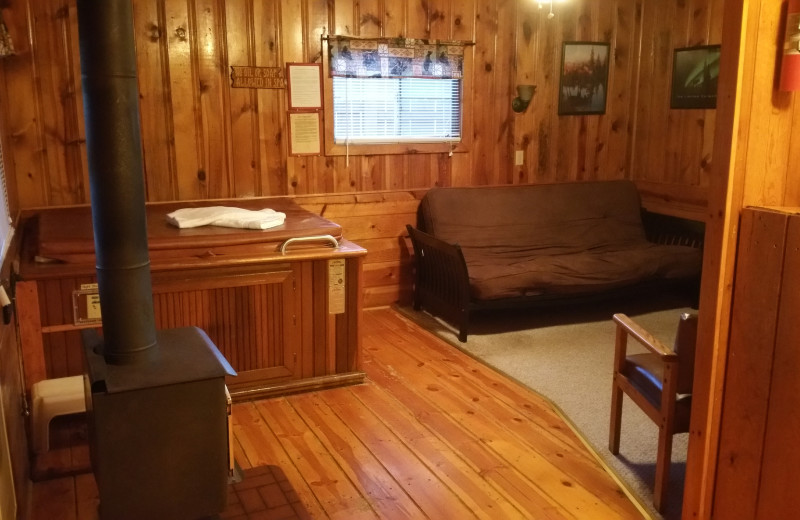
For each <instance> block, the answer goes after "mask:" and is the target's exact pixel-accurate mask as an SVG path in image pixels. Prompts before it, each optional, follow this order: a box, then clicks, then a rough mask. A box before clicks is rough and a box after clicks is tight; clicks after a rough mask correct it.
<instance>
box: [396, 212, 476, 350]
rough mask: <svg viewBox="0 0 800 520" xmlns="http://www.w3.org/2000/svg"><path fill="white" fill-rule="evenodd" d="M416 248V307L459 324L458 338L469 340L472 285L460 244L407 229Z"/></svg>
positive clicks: (411, 228)
mask: <svg viewBox="0 0 800 520" xmlns="http://www.w3.org/2000/svg"><path fill="white" fill-rule="evenodd" d="M406 229H407V230H408V234H409V236H410V237H411V244H412V245H413V246H414V261H415V265H416V269H415V273H414V308H415V309H420V308H422V307H425V308H427V309H428V310H432V311H434V312H438V313H440V314H441V315H443V316H444V317H445V318H450V319H452V320H453V321H455V322H456V323H458V324H459V339H460V340H461V341H466V339H467V322H468V316H469V308H470V286H469V273H468V272H467V263H466V261H465V260H464V253H463V252H462V251H461V247H460V246H459V245H458V244H448V243H447V242H444V241H443V240H440V239H438V238H436V237H434V236H432V235H429V234H428V233H425V232H423V231H420V230H418V229H414V228H413V227H411V226H408V225H407V226H406Z"/></svg>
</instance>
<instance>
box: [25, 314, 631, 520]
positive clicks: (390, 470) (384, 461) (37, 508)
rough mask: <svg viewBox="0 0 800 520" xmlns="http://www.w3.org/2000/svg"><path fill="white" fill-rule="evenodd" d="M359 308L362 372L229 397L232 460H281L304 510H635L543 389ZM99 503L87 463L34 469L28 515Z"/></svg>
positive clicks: (613, 514) (82, 517)
mask: <svg viewBox="0 0 800 520" xmlns="http://www.w3.org/2000/svg"><path fill="white" fill-rule="evenodd" d="M364 318H365V319H363V320H362V323H363V329H362V334H363V337H362V344H363V367H364V370H365V372H366V374H367V380H366V382H365V383H364V384H361V385H358V386H351V387H344V388H336V389H329V390H323V391H318V392H308V393H303V394H297V395H291V396H286V397H277V398H272V399H265V400H260V401H252V402H243V403H236V404H234V405H233V416H232V426H233V434H234V437H233V439H232V442H233V447H234V454H235V458H236V460H237V462H238V464H239V466H240V467H241V468H242V469H250V470H251V471H258V469H259V468H263V467H265V466H275V467H277V468H276V469H280V472H281V473H282V474H283V475H285V477H286V479H287V482H288V485H290V486H291V488H292V490H293V491H294V492H295V493H296V495H297V497H298V499H299V502H300V503H301V504H302V505H303V507H304V508H305V510H306V512H307V513H308V515H307V516H308V517H310V518H314V519H325V518H343V519H352V518H382V519H388V520H395V519H397V520H405V519H416V518H420V519H421V518H430V519H437V520H438V519H440V518H443V519H450V518H458V519H459V520H460V519H462V518H486V519H492V520H493V519H495V518H497V519H500V518H502V519H504V520H505V519H526V520H527V519H530V518H535V519H537V520H540V519H543V520H564V519H572V520H584V519H586V520H596V519H622V520H628V519H641V518H643V516H644V515H643V514H642V513H641V509H640V508H638V507H637V506H636V505H635V504H634V503H632V502H631V501H630V499H629V498H628V497H627V496H626V495H625V494H624V493H623V492H622V491H621V490H620V489H619V487H618V486H617V484H616V483H615V481H614V480H613V479H612V478H611V476H610V475H609V474H608V473H606V472H605V470H604V469H603V468H602V466H601V465H600V464H599V463H598V461H597V459H596V458H595V457H594V455H593V454H591V453H590V452H589V451H588V449H587V448H586V447H585V446H584V445H583V443H582V441H581V440H580V439H579V438H578V436H577V435H576V434H575V433H574V432H573V431H572V430H571V429H570V427H569V426H568V425H567V424H566V423H565V422H564V420H563V419H562V418H561V417H560V416H559V415H558V413H557V412H556V411H554V410H553V408H552V406H551V405H550V404H549V403H548V402H547V401H546V400H544V399H541V398H540V397H539V396H537V395H536V394H535V393H533V392H531V391H530V390H528V389H527V388H525V387H524V386H522V385H520V384H518V383H516V382H514V381H512V380H510V379H508V378H506V377H504V376H503V375H502V374H500V373H498V372H496V371H494V370H492V369H491V368H489V367H487V366H486V365H483V364H482V363H480V362H478V361H477V360H475V359H473V358H471V357H469V356H468V355H466V354H465V353H463V352H461V351H460V350H458V349H456V348H454V347H453V346H452V345H449V344H448V343H446V342H444V341H442V340H440V339H438V338H436V337H435V336H434V335H432V334H431V333H429V332H428V331H425V330H423V329H421V328H419V327H418V326H417V325H416V324H414V323H413V322H412V321H410V320H408V319H407V318H405V317H403V316H402V315H400V314H398V313H397V312H396V311H393V310H392V309H389V308H384V309H374V310H369V311H366V312H365V317H364ZM83 449H85V448H83ZM74 453H75V454H77V456H78V457H79V458H80V457H83V456H84V452H83V451H82V449H81V448H79V449H77V450H75V451H74ZM97 504H98V497H97V488H96V485H95V483H94V477H93V476H92V475H91V474H90V473H89V474H84V475H78V476H75V477H68V478H62V479H56V480H49V481H44V482H38V483H36V484H35V485H34V489H33V508H32V514H31V519H32V520H40V519H42V520H44V519H48V520H49V519H50V518H59V519H62V518H63V519H67V520H71V519H76V520H97ZM235 505H236V504H234V506H235ZM232 514H234V516H235V511H232ZM226 518H227V517H226ZM244 518H245V517H244V516H243V517H242V519H243V520H244Z"/></svg>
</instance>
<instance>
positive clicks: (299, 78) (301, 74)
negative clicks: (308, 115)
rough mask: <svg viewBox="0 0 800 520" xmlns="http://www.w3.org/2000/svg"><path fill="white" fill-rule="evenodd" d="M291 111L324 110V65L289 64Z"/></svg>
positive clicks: (287, 74) (288, 80)
mask: <svg viewBox="0 0 800 520" xmlns="http://www.w3.org/2000/svg"><path fill="white" fill-rule="evenodd" d="M286 70H287V73H286V76H287V82H288V88H289V110H319V109H321V108H322V64H320V63H287V64H286Z"/></svg>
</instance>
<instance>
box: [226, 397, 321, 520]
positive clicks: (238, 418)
mask: <svg viewBox="0 0 800 520" xmlns="http://www.w3.org/2000/svg"><path fill="white" fill-rule="evenodd" d="M233 431H234V435H235V436H236V439H237V440H238V441H239V442H240V444H241V446H242V449H243V450H244V453H243V454H242V455H243V458H244V459H246V460H247V461H248V462H249V464H250V465H251V467H256V466H267V465H274V466H278V467H280V468H281V470H283V472H284V473H285V474H286V477H287V478H288V479H289V482H291V484H292V487H293V488H294V490H295V492H296V493H297V495H298V496H299V497H300V502H301V503H302V504H303V507H305V509H306V511H308V513H309V515H311V517H312V518H315V519H316V518H328V515H327V514H326V513H325V510H324V509H323V508H322V505H321V504H320V503H319V501H318V500H317V497H316V495H315V494H314V492H313V491H312V490H311V487H310V485H309V483H308V482H306V481H305V479H304V478H303V476H302V475H301V474H300V472H299V471H298V469H297V468H296V467H295V465H294V463H293V462H292V459H291V458H290V457H289V455H288V454H287V453H286V451H285V450H284V449H283V448H282V446H281V443H280V441H279V440H278V438H277V437H276V436H275V434H274V433H273V431H272V430H271V429H270V428H269V426H267V425H266V424H265V423H264V420H263V419H262V417H261V415H260V414H259V412H258V410H256V407H255V401H254V402H248V403H238V404H234V405H233ZM237 457H238V454H237ZM237 460H238V459H237Z"/></svg>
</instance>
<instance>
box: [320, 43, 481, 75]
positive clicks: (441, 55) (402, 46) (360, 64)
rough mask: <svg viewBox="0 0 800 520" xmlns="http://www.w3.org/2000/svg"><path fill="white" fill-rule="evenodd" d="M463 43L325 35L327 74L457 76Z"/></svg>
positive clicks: (461, 72) (461, 58) (462, 58)
mask: <svg viewBox="0 0 800 520" xmlns="http://www.w3.org/2000/svg"><path fill="white" fill-rule="evenodd" d="M469 44H470V43H467V42H458V41H443V40H417V39H410V38H380V39H378V38H375V39H372V38H370V39H362V38H349V37H346V36H329V37H328V49H329V53H330V75H331V76H344V77H348V78H403V77H410V78H439V79H461V77H462V76H463V74H464V47H465V46H466V45H469Z"/></svg>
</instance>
